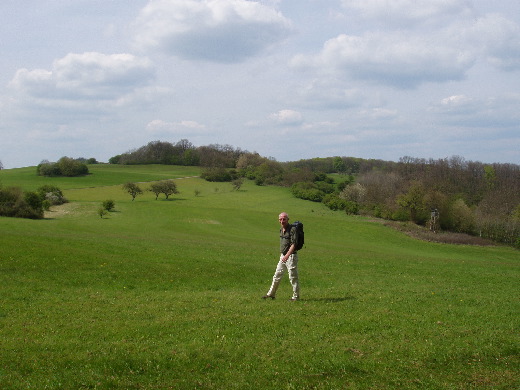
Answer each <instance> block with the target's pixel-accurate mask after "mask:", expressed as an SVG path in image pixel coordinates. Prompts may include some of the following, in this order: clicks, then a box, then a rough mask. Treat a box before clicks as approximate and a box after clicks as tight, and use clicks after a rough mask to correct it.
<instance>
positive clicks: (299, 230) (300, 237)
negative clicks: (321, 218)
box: [291, 221, 305, 251]
mask: <svg viewBox="0 0 520 390" xmlns="http://www.w3.org/2000/svg"><path fill="white" fill-rule="evenodd" d="M291 226H292V228H291V229H293V228H294V229H296V246H295V248H294V249H295V250H297V251H299V250H300V249H302V248H303V244H304V243H305V234H304V233H303V223H301V222H300V221H296V222H293V223H292V224H291Z"/></svg>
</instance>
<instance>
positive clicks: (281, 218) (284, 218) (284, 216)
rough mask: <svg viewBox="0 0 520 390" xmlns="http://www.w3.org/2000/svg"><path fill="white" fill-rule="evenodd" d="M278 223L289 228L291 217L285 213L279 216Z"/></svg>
mask: <svg viewBox="0 0 520 390" xmlns="http://www.w3.org/2000/svg"><path fill="white" fill-rule="evenodd" d="M278 221H279V222H280V225H282V226H284V227H285V226H287V225H288V224H289V215H288V214H287V213H285V212H283V213H280V215H279V216H278Z"/></svg>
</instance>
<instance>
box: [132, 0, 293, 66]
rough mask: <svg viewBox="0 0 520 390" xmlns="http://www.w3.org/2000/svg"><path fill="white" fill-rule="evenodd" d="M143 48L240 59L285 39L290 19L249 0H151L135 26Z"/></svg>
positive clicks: (202, 57) (190, 56) (203, 57)
mask: <svg viewBox="0 0 520 390" xmlns="http://www.w3.org/2000/svg"><path fill="white" fill-rule="evenodd" d="M135 28H136V30H137V32H136V38H135V43H136V45H137V47H138V48H140V49H141V50H149V49H159V50H161V51H164V52H165V53H167V54H171V55H174V56H178V57H182V58H187V59H193V60H207V61H214V62H223V63H231V62H241V61H243V60H245V59H247V58H248V57H251V56H255V55H257V54H258V53H259V52H261V51H263V50H264V49H266V48H267V47H269V46H271V45H272V44H274V43H277V42H279V41H281V40H282V39H284V38H285V37H286V36H287V35H288V33H289V31H290V29H291V27H290V22H289V21H288V20H287V19H286V18H285V17H283V15H282V14H281V13H279V12H277V11H276V10H275V9H273V8H270V7H269V6H266V5H262V4H260V3H258V2H254V1H246V0H202V1H195V0H176V1H173V0H152V1H150V2H149V3H148V5H147V6H146V7H144V8H143V10H142V11H141V14H140V15H139V18H138V20H137V22H136V26H135Z"/></svg>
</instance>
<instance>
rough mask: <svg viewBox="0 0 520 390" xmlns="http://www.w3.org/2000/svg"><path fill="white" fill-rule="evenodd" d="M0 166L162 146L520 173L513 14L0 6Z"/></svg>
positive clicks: (423, 2) (364, 1)
mask: <svg viewBox="0 0 520 390" xmlns="http://www.w3.org/2000/svg"><path fill="white" fill-rule="evenodd" d="M0 50H1V53H2V60H1V61H0V118H1V119H0V134H1V141H0V161H1V162H2V163H3V166H4V168H15V167H23V166H31V165H37V164H38V163H39V162H40V161H42V160H44V159H46V160H50V161H56V160H58V159H59V158H60V157H63V156H69V157H75V158H76V157H85V158H90V157H94V158H96V159H98V160H99V161H108V159H109V158H110V157H112V156H114V155H116V154H120V153H123V152H126V151H128V150H131V149H133V148H137V147H140V146H142V145H145V144H147V143H148V142H150V141H155V140H161V141H169V142H172V143H175V142H177V141H179V140H181V139H188V140H189V141H191V142H192V143H193V144H194V145H195V146H203V145H208V144H222V145H224V144H229V145H232V146H234V147H235V148H240V149H243V150H248V151H251V152H253V151H256V152H258V153H260V154H261V155H263V156H266V157H274V158H275V159H277V160H278V161H293V160H299V159H304V158H313V157H329V156H353V157H362V158H376V159H384V160H393V161H397V160H398V159H399V158H400V157H403V156H412V157H420V158H426V159H428V158H434V159H438V158H445V157H451V156H454V155H457V156H462V157H464V158H465V159H467V160H473V161H481V162H485V163H492V162H502V163H515V164H520V2H518V1H517V0H501V1H497V2H490V1H483V0H474V1H473V0H328V1H327V0H264V1H246V0H151V1H145V0H143V1H139V0H131V1H122V0H113V1H110V0H69V1H61V0H38V1H36V0H24V1H17V0H5V1H2V2H0Z"/></svg>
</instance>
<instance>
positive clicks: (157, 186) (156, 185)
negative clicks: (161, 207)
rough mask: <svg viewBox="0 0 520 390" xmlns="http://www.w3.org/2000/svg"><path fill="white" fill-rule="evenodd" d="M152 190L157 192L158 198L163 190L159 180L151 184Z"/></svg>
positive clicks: (156, 196)
mask: <svg viewBox="0 0 520 390" xmlns="http://www.w3.org/2000/svg"><path fill="white" fill-rule="evenodd" d="M149 191H150V192H153V193H154V194H155V200H157V198H158V197H159V194H160V193H161V192H162V186H161V183H160V182H158V183H153V184H152V185H151V186H150V189H149Z"/></svg>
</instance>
